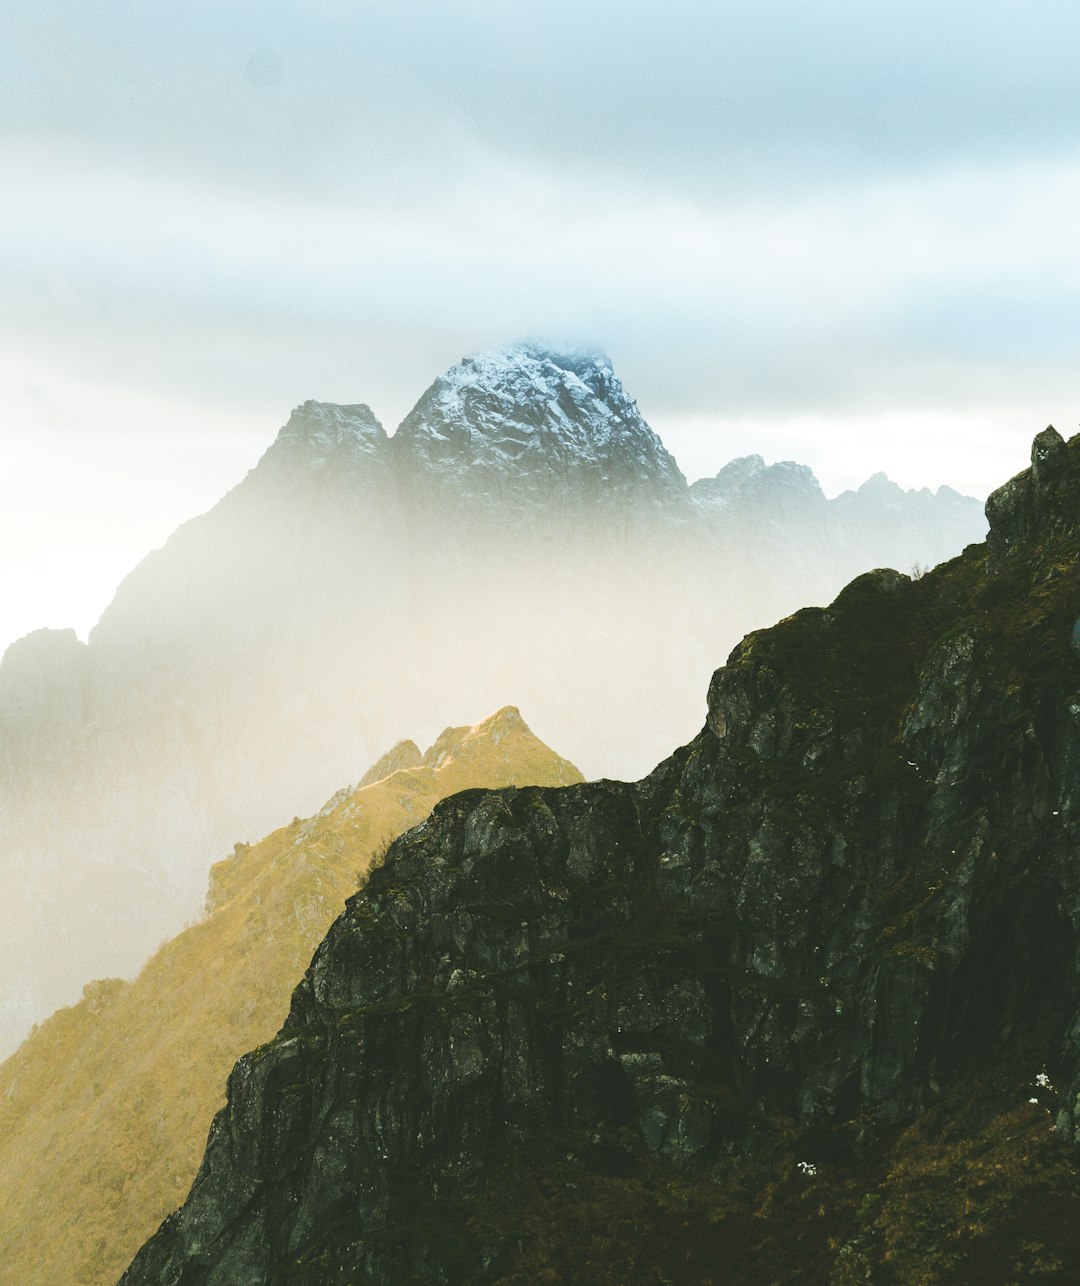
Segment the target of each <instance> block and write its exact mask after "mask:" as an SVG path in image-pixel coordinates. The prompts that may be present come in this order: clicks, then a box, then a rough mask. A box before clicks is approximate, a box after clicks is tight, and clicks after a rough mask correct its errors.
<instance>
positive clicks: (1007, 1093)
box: [123, 430, 1080, 1286]
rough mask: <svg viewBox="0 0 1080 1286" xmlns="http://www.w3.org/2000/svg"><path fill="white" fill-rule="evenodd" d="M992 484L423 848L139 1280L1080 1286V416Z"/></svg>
mask: <svg viewBox="0 0 1080 1286" xmlns="http://www.w3.org/2000/svg"><path fill="white" fill-rule="evenodd" d="M987 509H988V513H989V516H990V520H991V535H990V540H989V545H988V547H974V546H973V547H969V548H968V549H967V550H966V551H965V553H964V554H963V555H962V556H961V557H959V558H957V559H954V560H953V561H952V562H949V563H946V564H944V565H942V566H941V567H939V568H938V569H937V570H935V571H933V572H931V573H929V574H927V575H925V576H922V577H921V578H916V579H909V578H908V577H906V576H903V575H900V574H898V573H896V572H893V571H874V572H871V573H868V574H866V575H863V576H861V577H859V578H857V579H856V580H855V581H853V582H852V583H851V584H850V585H849V586H848V587H847V588H846V589H845V590H844V591H843V592H842V593H841V594H840V595H839V596H838V597H837V598H836V599H835V601H834V602H833V603H832V604H831V605H830V606H829V607H828V608H825V609H821V608H808V609H805V610H803V611H800V612H798V613H796V614H795V615H794V616H793V617H791V618H789V619H787V620H785V621H783V622H781V623H780V624H779V625H777V626H775V627H774V628H772V629H769V630H765V631H762V632H760V633H757V634H752V635H750V636H749V637H748V638H746V639H745V640H744V641H743V642H742V643H741V644H740V645H739V646H738V647H737V648H736V649H735V651H734V652H733V653H732V655H731V657H730V659H729V661H728V664H727V665H726V666H725V667H724V668H722V669H721V670H719V671H717V672H716V674H715V675H714V677H713V680H712V684H711V686H710V689H709V698H708V717H707V723H706V726H705V728H704V729H703V730H702V731H701V733H700V734H699V735H698V736H697V737H696V738H695V739H694V740H693V741H691V742H690V743H689V744H688V745H687V746H684V747H683V748H682V749H680V750H678V751H676V752H675V754H674V755H673V756H672V757H671V758H670V759H668V760H667V761H665V762H664V763H663V764H661V765H660V766H659V767H658V768H657V769H656V770H655V771H654V772H653V773H652V774H651V775H650V776H649V777H647V778H646V779H644V780H643V781H641V782H640V783H638V784H636V785H626V784H622V783H618V782H612V781H604V782H597V783H593V784H587V785H582V786H578V787H573V788H571V789H567V790H559V791H549V790H531V789H525V790H513V791H498V792H484V793H482V794H467V795H463V796H459V797H457V798H455V799H452V800H449V801H447V802H446V803H444V804H442V805H440V806H439V808H437V809H436V810H435V812H434V813H433V814H432V816H431V818H430V819H429V820H428V821H427V822H426V823H425V824H424V825H422V826H420V827H418V828H416V829H415V830H413V831H411V832H409V833H408V834H407V835H406V836H404V837H403V838H402V839H400V840H399V841H398V842H397V843H396V844H395V845H394V846H393V847H392V849H391V850H390V853H389V855H388V858H387V861H386V863H385V865H384V866H383V867H382V869H380V870H379V871H377V872H375V873H374V874H373V875H372V877H371V879H370V880H369V881H368V884H367V885H366V887H365V888H364V889H363V890H362V891H361V892H360V893H358V894H357V895H356V896H355V897H353V898H352V899H351V900H350V902H349V904H348V907H347V909H346V911H345V913H344V914H343V915H342V916H341V918H340V919H339V920H338V921H337V922H336V923H335V924H334V926H333V927H332V928H331V930H330V932H329V934H328V935H327V937H326V939H325V941H324V942H323V943H322V945H321V946H320V948H319V949H318V951H317V952H316V954H315V957H314V959H313V961H312V963H311V966H310V968H309V969H308V971H307V973H306V974H305V977H304V979H303V981H302V982H301V984H300V986H299V987H298V988H297V990H296V992H295V994H294V997H293V1003H292V1009H291V1011H290V1014H289V1018H288V1020H287V1021H286V1023H285V1026H284V1027H283V1029H282V1031H281V1032H280V1034H279V1035H278V1036H277V1037H276V1038H275V1040H273V1041H272V1042H270V1043H269V1044H268V1045H265V1046H263V1047H261V1048H260V1049H258V1050H256V1051H255V1052H253V1053H252V1054H250V1055H247V1056H246V1057H245V1058H243V1059H241V1060H240V1062H239V1063H238V1064H237V1066H236V1068H235V1069H234V1071H233V1073H232V1076H231V1077H230V1081H229V1089H228V1106H227V1107H226V1108H225V1109H224V1110H223V1111H222V1113H221V1114H220V1115H219V1116H218V1118H217V1119H216V1121H215V1123H214V1126H213V1129H212V1130H211V1133H210V1138H209V1142H208V1146H207V1151H206V1155H205V1157H204V1160H203V1164H202V1168H201V1170H200V1172H199V1176H198V1179H197V1180H196V1183H195V1185H194V1187H193V1189H192V1192H191V1194H190V1196H189V1198H188V1200H187V1202H186V1203H185V1204H184V1206H183V1207H182V1208H181V1209H180V1210H179V1211H178V1212H177V1213H176V1214H175V1215H173V1216H171V1217H170V1218H169V1219H168V1220H167V1221H166V1222H165V1224H164V1225H163V1226H162V1228H161V1230H160V1232H159V1233H158V1234H157V1236H156V1237H155V1238H154V1239H153V1240H151V1241H150V1242H149V1243H148V1244H147V1246H146V1247H145V1248H144V1249H143V1251H142V1252H141V1253H140V1255H139V1256H138V1258H137V1259H136V1261H135V1263H134V1264H133V1265H132V1267H131V1268H130V1269H129V1271H128V1273H127V1274H126V1275H125V1277H124V1279H123V1281H124V1283H125V1286H141V1284H142V1283H146V1284H147V1286H149V1284H150V1283H155V1284H158V1283H160V1284H162V1286H165V1284H171V1286H179V1284H181V1283H182V1284H183V1286H199V1284H202V1283H205V1284H206V1286H217V1284H219V1283H221V1284H224V1283H229V1284H230V1286H243V1284H245V1283H252V1284H255V1283H266V1282H275V1283H276V1282H286V1281H289V1282H312V1283H315V1282H318V1283H330V1282H341V1283H344V1282H351V1283H362V1282H367V1283H387V1284H389V1283H402V1282H443V1283H449V1282H477V1283H483V1282H514V1283H525V1282H536V1281H547V1280H551V1281H556V1280H557V1281H566V1282H581V1283H584V1282H590V1283H608V1282H610V1283H612V1284H614V1283H616V1282H623V1283H625V1282H642V1283H658V1282H678V1283H687V1286H689V1283H691V1282H694V1283H703V1282H710V1281H715V1282H720V1281H724V1282H747V1283H750V1282H762V1283H764V1282H774V1281H781V1280H782V1281H785V1282H788V1281H803V1282H828V1281H833V1282H837V1283H847V1282H856V1281H867V1280H873V1281H882V1282H912V1283H914V1282H919V1283H932V1282H940V1283H946V1282H949V1283H952V1282H979V1283H989V1282H1000V1283H1005V1282H1010V1281H1019V1280H1031V1279H1033V1278H1036V1277H1039V1276H1040V1275H1046V1276H1047V1277H1048V1279H1050V1280H1062V1281H1064V1280H1073V1279H1075V1277H1076V1276H1077V1274H1078V1273H1080V1238H1078V1235H1077V1231H1076V1227H1077V1220H1076V1217H1075V1216H1076V1213H1077V1210H1078V1208H1080V1207H1078V1198H1077V1196H1076V1195H1075V1194H1076V1192H1077V1186H1076V1184H1077V1178H1078V1176H1077V1172H1076V1170H1075V1153H1074V1152H1073V1151H1072V1149H1073V1148H1074V1147H1075V1145H1076V1144H1077V1142H1078V1141H1080V1026H1078V1023H1077V1018H1076V1015H1077V1010H1078V1000H1080V977H1078V971H1080V885H1078V881H1077V877H1076V851H1077V838H1078V835H1080V656H1078V653H1077V647H1076V645H1075V643H1074V642H1073V639H1074V634H1075V629H1076V622H1077V619H1078V618H1077V613H1078V612H1080V562H1078V559H1077V539H1078V537H1080V520H1078V517H1077V515H1078V514H1080V437H1078V438H1074V439H1073V440H1072V441H1071V442H1070V443H1069V444H1068V445H1066V444H1065V443H1063V442H1062V440H1061V439H1060V437H1059V436H1058V435H1057V434H1056V433H1054V432H1053V431H1052V430H1047V432H1046V433H1044V434H1041V435H1040V436H1039V438H1037V439H1036V443H1035V448H1034V451H1033V465H1032V468H1031V470H1029V471H1027V472H1026V473H1025V474H1022V475H1020V477H1019V478H1017V479H1015V480H1014V481H1013V482H1012V483H1010V484H1008V486H1006V487H1005V488H1002V490H1001V491H999V492H997V493H995V495H994V496H993V497H991V500H990V502H989V504H988V506H987Z"/></svg>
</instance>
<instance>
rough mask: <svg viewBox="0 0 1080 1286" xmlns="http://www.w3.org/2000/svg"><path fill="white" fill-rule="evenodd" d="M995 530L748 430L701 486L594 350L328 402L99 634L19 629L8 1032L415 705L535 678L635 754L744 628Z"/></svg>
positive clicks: (555, 733)
mask: <svg viewBox="0 0 1080 1286" xmlns="http://www.w3.org/2000/svg"><path fill="white" fill-rule="evenodd" d="M984 534H985V524H984V522H983V517H982V508H981V505H980V504H979V503H978V502H976V501H974V500H971V499H967V498H964V497H962V496H959V495H957V494H956V493H955V492H953V491H950V490H949V489H948V488H947V487H945V488H941V489H940V490H939V491H938V492H937V493H936V494H931V493H930V492H929V491H921V492H914V491H913V492H902V491H901V490H900V489H899V488H898V487H896V486H894V485H893V484H891V483H889V482H888V481H887V480H885V479H884V478H882V477H878V478H876V479H872V480H871V481H870V482H869V483H867V484H866V485H865V486H864V487H862V488H861V489H860V490H859V491H857V492H848V493H845V495H843V496H840V497H838V498H836V499H835V500H826V499H825V497H824V495H823V494H822V492H821V489H820V487H819V486H818V484H817V481H816V480H815V478H814V477H813V475H812V474H811V473H810V471H809V470H808V469H806V468H804V467H801V466H798V465H793V464H777V465H771V466H766V465H765V464H764V462H763V461H762V460H761V459H760V457H753V456H752V457H748V458H746V459H744V460H740V461H737V462H735V463H734V464H733V465H731V466H729V467H728V468H726V469H724V470H722V471H721V472H720V474H719V475H718V476H717V477H716V478H714V479H709V480H707V481H705V482H700V483H695V484H694V485H693V486H687V483H686V481H685V479H684V478H683V476H682V474H681V473H680V472H679V469H678V467H677V466H676V464H675V461H674V460H673V459H672V457H671V455H670V454H669V453H668V451H667V450H666V449H665V448H664V445H663V443H662V442H661V441H660V439H659V438H658V437H657V435H656V433H654V432H653V430H652V429H651V428H650V427H649V425H648V424H647V423H646V422H645V420H644V419H643V417H642V415H641V413H640V411H639V410H638V408H637V406H636V404H635V402H634V400H633V399H632V398H631V397H630V396H629V395H628V394H627V392H626V390H625V389H624V388H623V386H622V384H621V383H620V381H619V379H618V378H617V376H616V375H615V373H614V371H613V370H612V368H611V364H610V363H609V362H608V361H607V359H606V358H603V357H601V356H597V355H595V354H593V355H589V354H573V353H571V354H567V353H557V352H550V351H547V350H544V349H539V348H533V347H516V348H510V349H505V350H500V351H499V352H496V353H489V354H485V355H482V356H480V357H477V358H469V359H466V360H464V361H462V362H461V363H459V364H458V365H457V366H455V367H453V368H452V369H451V370H450V371H448V372H447V373H446V374H445V375H443V376H441V377H440V378H439V379H437V380H436V381H435V383H434V384H433V385H432V386H431V388H430V389H429V390H428V391H427V392H426V393H425V394H424V395H423V397H422V398H421V399H420V401H419V402H418V403H417V405H416V407H415V408H414V410H413V411H412V412H411V413H410V414H409V415H408V416H407V417H406V419H405V421H404V423H403V424H402V425H401V426H400V428H399V429H398V431H397V433H396V434H394V436H393V437H388V436H387V434H386V433H385V432H384V430H383V428H382V426H381V425H380V424H379V422H378V421H377V420H376V419H375V417H374V415H373V414H372V412H371V411H370V410H369V409H368V407H366V406H363V405H352V406H336V405H327V404H324V403H318V402H306V403H305V404H304V405H303V406H301V407H298V408H297V410H296V411H295V412H294V413H293V415H292V417H291V418H290V419H289V421H288V423H287V424H286V425H285V426H284V427H283V428H282V430H281V432H280V433H279V434H278V437H277V440H276V441H275V442H274V443H273V445H272V446H271V447H270V448H269V450H268V451H267V452H266V454H265V455H264V456H263V458H262V459H261V460H260V461H259V463H258V465H257V466H256V468H254V469H253V470H252V471H251V473H250V474H249V475H248V476H247V477H246V478H245V479H244V480H243V481H242V482H241V483H240V484H239V485H238V486H237V487H235V488H234V489H233V490H232V491H231V492H230V493H229V494H228V495H227V496H225V497H224V499H223V500H222V501H221V502H220V503H219V504H218V505H216V506H215V507H214V508H213V509H212V510H211V511H210V512H209V513H207V514H204V515H202V516H200V517H198V518H194V519H192V520H191V521H190V522H188V523H185V524H184V525H183V526H182V527H181V528H180V529H179V530H178V531H177V532H176V533H175V534H174V535H173V536H172V537H171V538H170V539H169V540H168V542H167V543H166V544H165V546H164V547H163V548H162V549H160V550H157V551H155V552H154V553H152V554H151V555H150V556H149V557H148V558H146V559H145V560H144V561H143V562H142V563H140V564H139V566H138V567H136V568H135V570H134V571H133V572H132V573H131V575H130V576H129V577H128V578H127V579H126V580H125V581H124V583H123V584H122V585H121V586H120V588H119V590H118V591H117V594H116V597H115V599H114V601H113V602H112V604H111V605H110V606H109V608H108V609H107V610H106V612H105V614H104V616H103V617H102V619H101V621H100V623H99V624H98V625H97V627H96V628H95V629H94V630H93V631H92V633H91V635H90V640H89V644H88V645H84V644H82V643H80V642H79V641H78V640H77V639H76V637H75V635H74V634H73V633H72V632H70V631H67V632H64V631H41V632H39V633H36V634H32V635H30V636H28V637H27V638H25V639H23V640H21V641H20V642H18V643H16V644H13V645H12V647H11V648H10V649H9V650H8V652H7V654H6V655H5V657H4V660H3V664H2V666H0V901H2V903H3V905H4V907H5V908H6V910H7V915H6V917H5V933H4V935H3V937H2V938H0V1054H3V1053H4V1052H6V1051H7V1050H9V1049H11V1048H13V1047H14V1044H15V1043H16V1042H17V1040H18V1039H19V1038H20V1037H21V1035H22V1034H23V1033H24V1032H25V1031H26V1030H27V1029H28V1028H29V1025H30V1023H31V1021H32V1020H34V1019H40V1018H42V1017H44V1016H45V1015H46V1014H48V1013H49V1012H51V1011H52V1010H53V1009H55V1008H56V1007H57V1005H59V1004H64V1003H68V1002H70V1001H71V1000H73V999H75V998H76V997H77V996H78V994H79V991H80V989H81V987H82V985H83V983H84V982H85V981H86V979H87V978H92V977H101V976H103V975H105V974H117V973H118V974H127V973H129V972H131V971H132V970H133V969H135V968H137V967H138V965H139V964H140V963H141V962H142V961H143V960H144V959H145V958H146V956H147V954H148V953H149V951H150V950H151V949H152V948H153V947H154V946H155V945H156V944H157V943H158V942H160V940H161V939H162V937H163V936H168V935H171V934H172V933H175V932H176V930H177V929H178V928H179V926H180V925H181V924H182V923H183V922H184V920H185V919H187V918H190V916H192V915H193V914H195V913H196V911H197V908H198V906H199V904H200V902H201V898H202V893H203V889H204V888H205V882H206V870H207V865H208V862H209V857H210V855H212V854H215V853H220V852H221V851H223V850H224V848H225V847H226V846H227V845H229V844H231V843H232V841H233V840H234V839H235V838H236V836H237V835H261V834H264V833H265V832H266V831H267V830H269V829H270V828H271V827H273V826H275V825H277V824H278V821H279V819H280V810H281V808H282V806H283V804H284V806H285V807H286V808H287V809H288V810H289V811H290V812H301V813H307V812H312V811H314V810H315V809H317V808H318V807H319V806H320V804H321V803H322V801H323V800H324V799H326V798H327V796H328V795H329V794H330V793H331V792H332V791H333V790H335V789H336V788H337V786H338V785H339V784H340V783H341V782H342V781H347V780H350V779H351V778H352V776H353V775H354V774H355V772H356V770H357V768H356V766H357V765H358V764H365V763H370V762H371V760H372V759H373V758H374V757H375V755H377V754H378V753H380V752H381V751H382V750H383V749H384V747H385V746H386V745H388V744H389V743H390V742H391V741H393V740H394V739H395V738H396V737H399V736H400V735H401V733H402V731H409V732H411V733H412V734H413V735H414V736H419V737H422V738H424V739H425V740H427V739H430V738H431V737H433V736H435V735H436V733H437V732H438V730H439V729H440V728H442V727H444V726H446V725H447V724H456V723H463V722H466V721H468V720H471V719H474V718H475V717H476V712H477V711H478V710H493V709H496V708H498V707H499V706H501V705H503V704H505V703H506V702H507V701H514V702H516V703H517V704H518V705H520V706H521V707H522V708H523V709H525V710H527V711H528V712H529V718H530V720H532V722H533V726H534V727H535V728H536V729H537V730H538V732H539V733H540V735H541V736H543V737H545V738H546V739H547V740H548V741H549V742H550V743H551V744H553V745H557V746H558V747H559V749H560V750H561V751H562V752H563V753H564V754H566V755H567V756H568V757H569V758H570V759H571V760H572V761H573V762H574V763H576V764H578V765H579V767H580V768H581V769H582V771H583V772H585V773H586V774H588V775H590V776H596V775H620V776H630V777H634V776H638V775H640V774H642V773H644V772H646V771H647V770H648V769H649V768H651V767H652V765H653V764H654V763H656V761H657V760H658V759H659V758H660V757H661V756H662V755H663V754H666V753H667V750H668V748H669V747H670V746H672V745H675V744H678V743H679V742H682V741H685V740H686V739H687V738H688V737H690V736H692V735H693V732H694V730H695V729H696V728H697V726H698V725H699V723H700V705H701V694H702V692H703V691H704V689H705V686H706V684H707V682H708V677H709V674H710V673H711V672H712V669H713V668H714V667H715V664H716V660H717V657H718V656H723V655H725V654H726V653H727V651H728V650H730V648H731V647H732V646H733V645H734V643H735V642H736V641H737V640H738V639H739V638H740V637H741V636H742V635H743V634H744V633H746V632H747V631H748V630H750V629H753V628H756V627H758V626H760V625H765V624H769V623H770V622H772V621H774V620H776V619H777V617H778V616H782V615H784V614H785V613H787V612H790V611H793V610H794V609H795V608H796V607H799V606H802V605H803V604H805V603H807V602H819V603H824V602H828V601H829V599H830V598H831V597H832V596H833V595H834V594H835V593H836V592H837V591H838V590H839V589H840V587H841V586H842V585H843V584H845V583H846V581H848V580H849V579H850V578H851V577H852V576H854V575H855V574H857V573H858V572H861V571H865V570H867V569H868V568H870V567H874V566H895V567H899V568H900V569H902V570H906V569H907V568H909V567H910V566H911V565H912V564H913V563H916V562H918V563H921V564H926V565H929V564H931V563H936V562H938V561H939V560H940V559H942V558H945V557H951V556H952V555H953V554H956V553H957V552H959V550H960V549H962V548H963V546H964V545H965V544H966V543H967V542H968V541H971V540H979V539H982V537H983V535H984ZM61 939H62V940H63V941H64V943H65V949H64V951H63V952H56V951H55V950H52V949H51V945H50V944H52V943H55V942H56V941H58V940H61Z"/></svg>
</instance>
